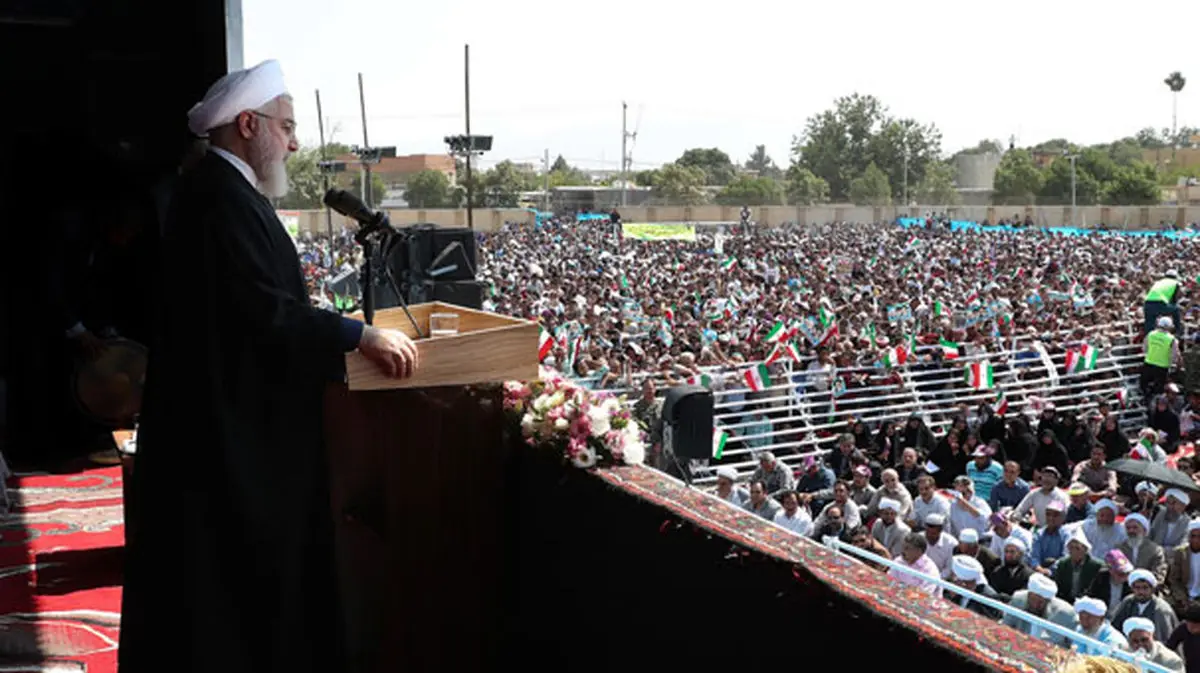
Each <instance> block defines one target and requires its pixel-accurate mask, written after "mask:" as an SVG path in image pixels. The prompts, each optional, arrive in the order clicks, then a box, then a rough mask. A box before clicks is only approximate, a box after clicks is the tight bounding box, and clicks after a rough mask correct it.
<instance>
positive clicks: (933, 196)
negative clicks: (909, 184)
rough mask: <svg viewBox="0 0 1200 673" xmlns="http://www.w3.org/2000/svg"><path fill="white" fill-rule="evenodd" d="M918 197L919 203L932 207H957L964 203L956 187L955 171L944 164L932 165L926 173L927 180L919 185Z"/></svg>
mask: <svg viewBox="0 0 1200 673" xmlns="http://www.w3.org/2000/svg"><path fill="white" fill-rule="evenodd" d="M916 197H917V203H928V204H932V205H943V206H956V205H958V204H959V203H962V197H961V196H960V195H959V193H958V189H956V188H955V186H954V169H953V168H951V167H950V165H949V164H946V163H943V162H938V163H936V164H931V165H930V166H929V168H928V169H927V170H926V171H925V178H924V179H923V180H921V182H920V183H919V184H918V185H917V192H916Z"/></svg>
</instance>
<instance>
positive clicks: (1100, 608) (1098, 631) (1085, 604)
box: [1075, 596, 1129, 655]
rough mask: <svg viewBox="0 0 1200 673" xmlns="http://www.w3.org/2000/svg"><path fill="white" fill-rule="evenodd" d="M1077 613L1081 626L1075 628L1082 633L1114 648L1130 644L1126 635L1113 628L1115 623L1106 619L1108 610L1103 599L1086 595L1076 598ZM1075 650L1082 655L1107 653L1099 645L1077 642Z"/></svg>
mask: <svg viewBox="0 0 1200 673" xmlns="http://www.w3.org/2000/svg"><path fill="white" fill-rule="evenodd" d="M1075 614H1076V615H1078V617H1079V626H1078V627H1077V628H1076V629H1075V630H1076V631H1078V632H1079V633H1080V634H1082V635H1085V636H1087V637H1088V638H1091V639H1092V640H1096V641H1099V642H1100V643H1102V644H1104V645H1108V646H1109V647H1113V648H1121V649H1123V648H1125V647H1127V646H1128V645H1129V641H1127V640H1125V636H1123V635H1121V632H1120V631H1118V630H1117V629H1115V628H1113V625H1112V624H1110V623H1109V622H1108V620H1107V619H1106V616H1107V614H1108V611H1107V609H1106V608H1105V606H1104V602H1103V601H1101V600H1099V599H1097V598H1088V597H1086V596H1085V597H1082V598H1076V599H1075ZM1075 651H1076V652H1078V653H1079V654H1082V655H1104V654H1107V652H1106V651H1104V650H1102V649H1100V648H1098V647H1095V646H1090V645H1086V644H1083V643H1079V644H1076V646H1075Z"/></svg>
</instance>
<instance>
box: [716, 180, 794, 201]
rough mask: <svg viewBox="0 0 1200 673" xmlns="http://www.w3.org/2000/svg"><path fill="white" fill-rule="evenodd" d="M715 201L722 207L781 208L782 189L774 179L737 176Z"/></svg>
mask: <svg viewBox="0 0 1200 673" xmlns="http://www.w3.org/2000/svg"><path fill="white" fill-rule="evenodd" d="M716 201H717V203H719V204H721V205H724V206H781V205H783V187H782V186H781V185H780V184H779V182H778V181H776V180H775V179H774V178H769V177H762V176H758V177H755V176H751V175H739V176H737V177H735V178H734V179H733V180H732V181H731V182H730V183H729V184H727V185H725V186H724V187H722V188H721V191H720V192H719V193H718V194H717V198H716Z"/></svg>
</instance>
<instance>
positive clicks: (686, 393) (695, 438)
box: [662, 386, 713, 460]
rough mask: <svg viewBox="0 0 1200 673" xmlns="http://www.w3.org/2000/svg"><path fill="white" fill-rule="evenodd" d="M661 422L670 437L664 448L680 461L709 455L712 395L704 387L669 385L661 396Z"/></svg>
mask: <svg viewBox="0 0 1200 673" xmlns="http://www.w3.org/2000/svg"><path fill="white" fill-rule="evenodd" d="M662 422H663V430H664V436H663V441H664V444H665V443H666V439H667V438H666V433H667V432H668V431H669V433H670V436H671V439H670V444H668V445H667V448H669V449H671V451H672V452H673V453H674V454H675V457H676V458H679V459H682V460H705V459H709V458H712V439H713V394H712V391H711V390H709V389H708V388H705V387H704V386H675V387H674V388H668V389H667V394H666V396H665V397H664V398H663V406H662Z"/></svg>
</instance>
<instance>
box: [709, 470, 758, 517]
mask: <svg viewBox="0 0 1200 673" xmlns="http://www.w3.org/2000/svg"><path fill="white" fill-rule="evenodd" d="M737 481H738V473H737V470H735V469H733V468H732V467H729V466H728V465H722V466H721V467H718V468H717V493H716V494H717V497H718V498H720V499H722V500H724V501H725V502H728V503H730V504H732V505H733V506H734V507H741V506H743V505H745V504H746V502H747V501H748V500H750V491H749V490H748V489H746V488H745V487H743V486H738V485H737Z"/></svg>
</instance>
